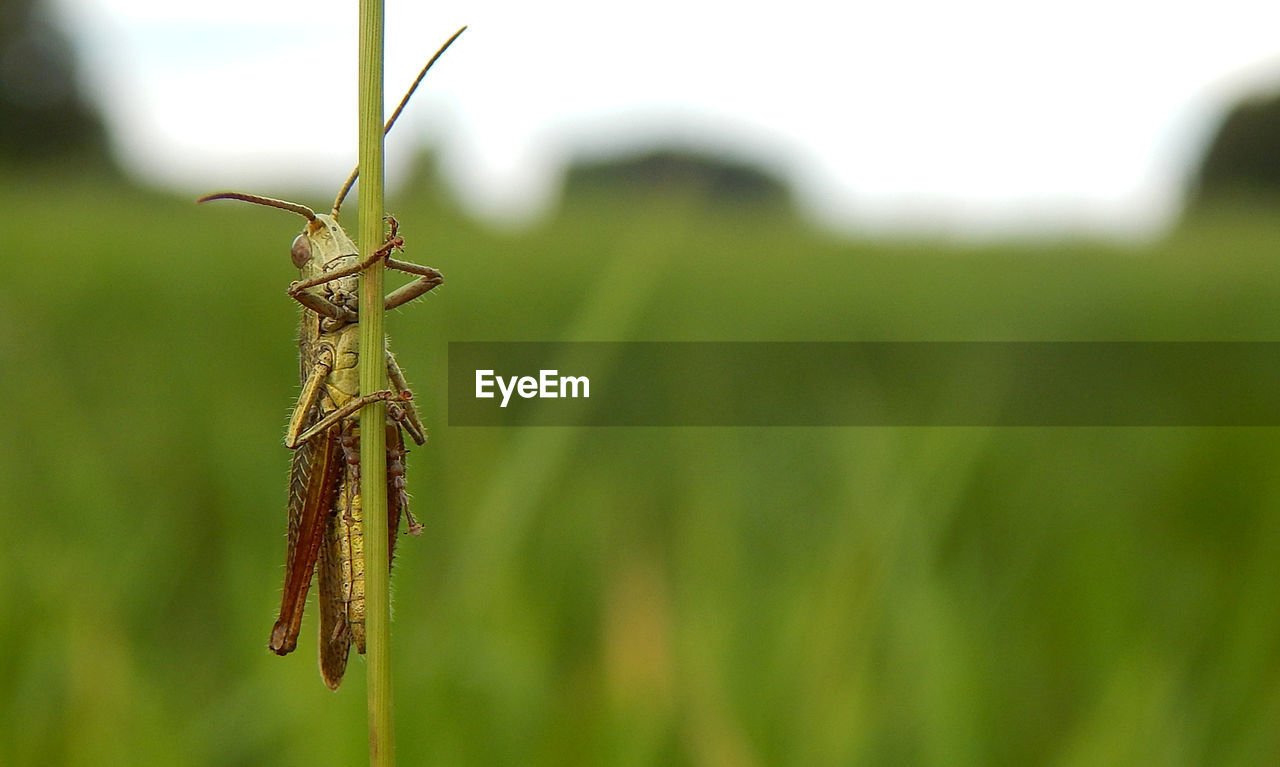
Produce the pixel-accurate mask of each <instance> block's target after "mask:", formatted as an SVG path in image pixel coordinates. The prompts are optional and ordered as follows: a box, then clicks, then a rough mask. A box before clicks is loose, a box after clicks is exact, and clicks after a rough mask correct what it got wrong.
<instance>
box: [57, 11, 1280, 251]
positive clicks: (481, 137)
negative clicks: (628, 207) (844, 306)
mask: <svg viewBox="0 0 1280 767" xmlns="http://www.w3.org/2000/svg"><path fill="white" fill-rule="evenodd" d="M54 2H55V5H56V6H57V8H58V10H59V11H60V12H61V14H62V16H63V17H64V19H65V20H66V21H67V22H68V24H69V26H70V27H71V33H72V35H73V37H74V38H75V39H76V40H77V41H78V42H80V43H82V45H83V47H84V48H85V54H84V55H85V65H86V66H85V78H86V80H87V84H88V85H89V88H90V90H91V92H92V93H93V94H94V96H95V98H96V99H97V101H98V102H99V104H100V105H101V107H102V108H103V109H104V111H105V114H106V118H107V120H108V123H109V125H110V127H111V130H112V134H113V140H114V142H115V146H116V147H117V150H118V151H119V153H120V154H121V156H122V157H123V159H124V160H125V162H126V163H127V164H128V165H129V167H130V168H131V169H133V171H134V172H135V173H137V174H138V175H140V176H142V177H144V178H147V179H149V180H152V181H157V182H160V183H165V184H169V185H172V186H176V187H178V188H180V189H183V190H185V191H188V192H201V191H208V190H211V189H220V188H235V189H241V190H248V191H254V192H259V193H263V194H271V193H273V192H278V191H282V190H287V189H296V188H297V187H298V186H300V185H307V186H314V187H315V188H316V189H318V190H324V192H323V195H322V196H325V195H327V194H331V193H332V191H336V188H337V187H338V186H339V185H340V184H341V182H342V180H343V179H344V178H345V177H346V174H347V173H348V172H349V171H350V168H351V166H352V165H353V164H354V160H355V154H356V116H355V104H356V85H355V80H356V78H355V70H356V46H355V36H356V33H355V29H356V23H357V18H356V7H357V3H356V2H355V0H345V1H343V2H339V1H338V0H307V1H306V2H303V1H302V0H275V1H274V2H268V1H266V0H253V1H250V0H218V1H217V2H201V3H194V2H175V1H174V0H54ZM386 6H387V11H386V14H387V21H388V30H387V66H386V72H387V85H386V92H387V99H388V101H389V102H390V105H394V104H395V102H396V101H398V100H399V98H400V95H401V91H402V90H403V89H404V88H405V87H406V86H407V85H408V83H409V81H410V80H411V79H412V77H413V76H414V74H416V73H417V70H418V69H419V68H420V67H421V65H422V63H423V62H424V61H425V60H426V58H427V57H428V56H429V55H430V54H431V53H432V52H434V51H435V49H436V48H437V47H438V46H439V44H440V43H441V42H443V41H444V40H445V39H446V38H447V37H448V36H449V35H450V34H451V33H452V32H453V31H454V30H455V29H456V28H457V27H459V26H461V25H462V24H464V23H465V24H469V25H470V29H469V30H468V31H467V33H466V34H464V35H463V37H462V38H461V39H460V40H459V41H458V43H456V44H455V45H454V47H453V49H452V50H450V52H449V53H448V55H447V56H446V57H445V58H444V59H442V60H441V62H440V63H439V64H438V65H437V66H436V68H435V69H434V70H433V71H432V73H431V75H430V76H429V77H428V79H427V81H426V82H425V83H424V84H423V86H422V88H421V89H420V90H419V92H418V94H417V95H416V96H415V97H414V102H413V103H412V104H411V105H410V108H409V109H408V110H407V112H406V114H405V116H404V117H402V118H401V121H400V123H399V124H398V125H397V127H396V129H395V131H393V135H392V137H391V139H390V140H389V142H388V145H387V146H388V160H387V166H388V173H389V177H390V181H391V183H392V184H394V183H395V181H396V174H395V171H396V168H397V164H398V163H399V164H400V165H403V164H405V163H407V161H408V160H409V159H410V157H411V156H412V154H413V150H414V147H415V145H422V144H429V145H431V146H433V147H434V148H436V150H437V151H438V152H439V153H440V155H441V158H442V161H443V163H444V168H445V171H446V172H447V174H448V179H449V182H450V183H451V184H452V185H453V187H454V189H455V191H456V192H457V194H458V195H459V197H460V198H461V199H462V200H463V202H464V204H466V205H467V206H468V208H470V209H471V210H472V211H473V212H475V213H476V214H477V215H480V216H482V217H485V218H487V219H489V220H492V221H498V222H501V221H521V220H527V219H529V218H531V217H534V216H536V215H537V214H538V213H539V212H541V211H543V210H545V208H546V206H547V205H548V204H549V203H550V202H551V201H552V200H553V199H554V196H555V194H556V193H557V191H558V183H559V174H560V172H561V170H562V168H563V166H564V164H565V163H566V162H567V161H569V160H570V159H571V158H572V157H573V156H575V155H578V154H581V153H583V152H592V153H600V152H606V151H610V150H615V149H626V148H632V147H636V148H640V147H646V146H651V145H653V144H655V143H657V142H659V141H664V140H676V141H680V142H682V143H683V144H684V145H686V146H689V145H694V146H699V145H708V146H720V147H725V148H727V149H728V150H729V151H731V152H732V153H734V154H736V155H737V156H739V157H741V158H751V159H758V160H759V161H761V162H762V163H763V164H764V165H765V166H766V167H769V168H773V169H776V170H778V171H779V172H780V173H782V174H783V175H785V176H786V177H787V178H788V179H789V180H790V181H791V182H792V183H793V184H794V185H795V187H796V188H797V190H798V191H799V193H800V195H801V199H802V202H803V204H804V205H805V206H806V209H807V210H808V211H809V212H810V213H811V214H812V215H814V216H815V217H817V218H819V219H821V220H822V221H823V222H825V223H826V224H828V225H833V226H836V227H840V228H848V229H853V230H875V231H901V230H911V231H929V232H933V233H961V234H973V233H976V234H979V235H987V234H1004V233H1031V232H1039V231H1062V230H1088V231H1093V232H1102V233H1110V234H1120V235H1130V234H1139V235H1141V234H1144V233H1150V232H1152V231H1156V230H1158V229H1159V227H1161V226H1162V225H1164V224H1166V223H1167V222H1168V221H1169V219H1170V217H1171V216H1173V215H1176V213H1177V206H1178V205H1179V203H1180V194H1181V185H1182V183H1183V180H1184V178H1185V176H1186V173H1187V172H1188V169H1189V167H1190V164H1191V163H1193V162H1194V161H1195V160H1196V159H1197V157H1198V155H1199V153H1200V152H1201V151H1202V149H1203V146H1204V142H1205V141H1206V140H1207V139H1208V138H1209V136H1210V134H1211V133H1212V131H1213V130H1214V129H1215V127H1216V125H1217V121H1218V120H1219V119H1220V118H1221V115H1222V113H1223V110H1224V109H1225V108H1227V107H1228V106H1229V105H1230V104H1232V103H1233V102H1234V101H1235V100H1236V99H1237V98H1239V97H1240V96H1242V95H1244V94H1246V93H1249V92H1252V91H1254V90H1258V89H1266V88H1268V87H1270V86H1271V85H1273V84H1274V85H1280V35H1277V34H1276V30H1278V29H1280V4H1277V3H1269V2H1260V1H1258V0H1254V1H1249V0H1218V1H1217V2H1215V3H1213V4H1212V10H1211V7H1210V4H1209V3H1204V2H1201V3H1168V2H1155V1H1148V0H1077V1H1076V2H1074V3H1070V4H1067V3H1063V4H1046V3H1035V2H1025V1H1023V2H1015V1H1013V0H971V1H970V2H967V3H949V2H943V1H942V0H937V1H931V0H914V1H911V0H908V1H907V2H886V1H884V0H881V2H876V3H856V2H846V3H833V2H814V1H813V0H790V2H786V3H774V4H771V5H769V6H763V7H764V8H767V10H749V9H748V6H747V5H746V4H743V3H740V2H732V3H731V2H723V1H721V0H681V1H680V2H672V1H671V0H650V2H647V3H643V4H639V3H637V4H628V5H625V6H622V5H615V4H608V3H600V2H584V1H581V0H577V1H575V0H543V1H542V2H538V3H517V2H475V3H461V2H432V3H420V2H412V1H411V0H387V3H386ZM317 204H319V203H317Z"/></svg>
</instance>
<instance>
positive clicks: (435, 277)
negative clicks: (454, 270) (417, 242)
mask: <svg viewBox="0 0 1280 767" xmlns="http://www.w3.org/2000/svg"><path fill="white" fill-rule="evenodd" d="M387 268H388V269H395V270H396V271H400V272H405V273H406V274H417V275H420V276H419V278H418V279H416V280H414V281H413V282H410V283H409V284H407V285H401V286H400V287H398V288H396V289H395V290H393V291H392V292H390V293H388V294H387V297H386V299H384V301H383V303H382V305H383V306H384V307H385V308H387V309H394V308H396V307H397V306H403V305H404V304H407V303H409V302H410V301H412V300H413V299H415V298H417V297H418V296H421V295H423V294H425V293H426V292H427V291H429V290H431V289H432V288H434V287H436V286H437V285H440V284H441V283H443V282H444V275H443V274H441V273H440V272H438V271H436V270H435V269H432V268H431V267H429V266H421V265H419V264H414V263H410V262H409V261H397V260H396V259H394V258H390V257H388V258H387Z"/></svg>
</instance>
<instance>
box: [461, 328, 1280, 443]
mask: <svg viewBox="0 0 1280 767" xmlns="http://www.w3.org/2000/svg"><path fill="white" fill-rule="evenodd" d="M449 424H450V425H451V426H1277V425H1280V343H1255V342H1132V343H1130V342H1122V343H1085V342H1033V343H1022V342H1019V343H1004V342H1000V343H995V342H992V343H986V342H974V343H968V342H920V343H916V342H868V343H724V342H705V343H703V342H697V343H666V342H663V343H647V342H617V343H475V342H454V343H450V344H449Z"/></svg>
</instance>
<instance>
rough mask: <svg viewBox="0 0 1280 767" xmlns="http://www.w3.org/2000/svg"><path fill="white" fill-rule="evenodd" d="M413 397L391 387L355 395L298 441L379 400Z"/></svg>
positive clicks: (388, 400) (409, 393) (386, 400)
mask: <svg viewBox="0 0 1280 767" xmlns="http://www.w3.org/2000/svg"><path fill="white" fill-rule="evenodd" d="M412 398H413V394H412V393H411V392H407V391H405V392H400V393H396V392H393V391H391V390H389V389H383V390H382V391H376V392H373V393H372V394H364V395H361V396H359V397H355V398H354V399H352V400H351V401H349V402H347V404H345V405H343V406H342V407H340V408H338V409H336V410H334V411H333V412H332V413H329V414H328V415H326V416H325V417H324V418H321V419H320V420H319V421H317V422H316V423H315V425H313V426H312V427H311V428H310V429H307V430H306V431H304V432H303V433H302V435H301V436H300V437H298V440H297V442H298V443H301V442H306V441H307V440H309V439H311V438H312V437H314V436H315V435H316V434H319V433H320V432H321V431H323V430H324V429H328V428H329V427H330V426H333V425H334V424H336V423H338V422H339V421H341V420H342V419H344V418H347V417H349V416H351V415H353V414H354V413H355V412H356V411H357V410H359V409H360V408H362V407H364V406H365V405H369V404H372V403H374V402H378V401H382V402H408V401H409V400H411V399H412ZM286 444H288V443H286ZM290 447H293V445H290Z"/></svg>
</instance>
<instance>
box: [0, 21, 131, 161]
mask: <svg viewBox="0 0 1280 767" xmlns="http://www.w3.org/2000/svg"><path fill="white" fill-rule="evenodd" d="M75 70H76V60H75V52H74V51H73V50H72V48H71V44H70V43H69V42H68V40H67V38H66V36H65V35H63V34H62V33H61V31H60V30H59V29H57V28H56V27H55V26H54V23H53V21H52V20H51V16H50V14H49V9H48V8H47V7H46V6H45V4H44V3H42V2H40V0H0V162H3V163H5V164H8V165H38V164H41V163H43V162H47V161H49V160H52V159H55V158H64V159H65V158H72V159H75V160H76V161H80V162H84V161H93V162H100V163H101V164H102V165H106V164H107V163H106V157H107V152H106V141H105V137H104V133H103V128H102V122H101V120H99V118H98V115H97V112H96V111H95V110H94V109H93V108H92V107H91V106H89V104H88V103H86V102H85V101H84V99H83V98H82V96H81V94H80V92H79V90H78V88H77V86H76V78H75Z"/></svg>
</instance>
